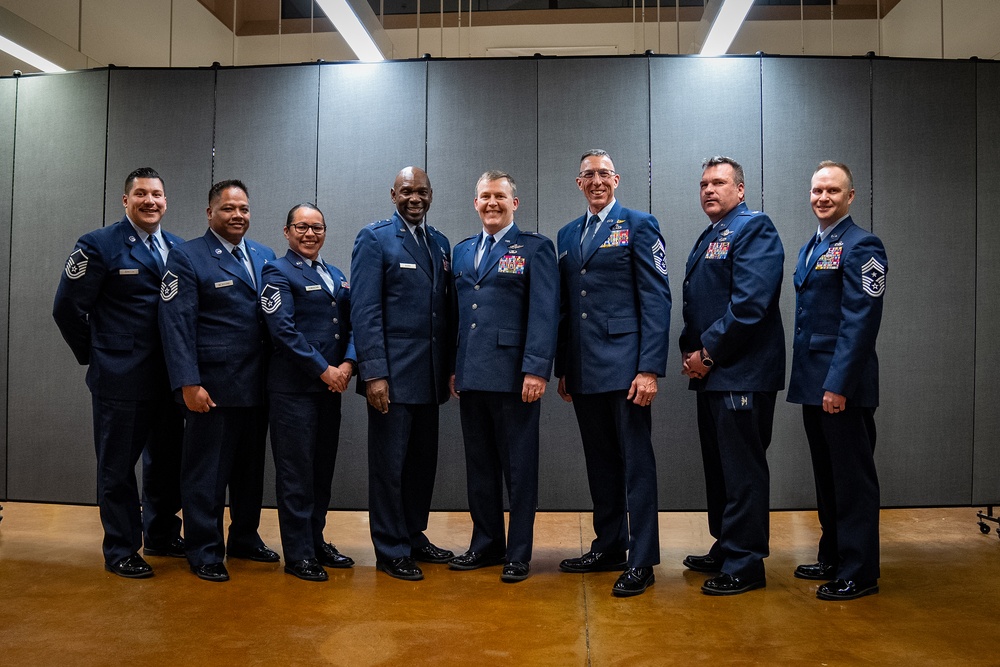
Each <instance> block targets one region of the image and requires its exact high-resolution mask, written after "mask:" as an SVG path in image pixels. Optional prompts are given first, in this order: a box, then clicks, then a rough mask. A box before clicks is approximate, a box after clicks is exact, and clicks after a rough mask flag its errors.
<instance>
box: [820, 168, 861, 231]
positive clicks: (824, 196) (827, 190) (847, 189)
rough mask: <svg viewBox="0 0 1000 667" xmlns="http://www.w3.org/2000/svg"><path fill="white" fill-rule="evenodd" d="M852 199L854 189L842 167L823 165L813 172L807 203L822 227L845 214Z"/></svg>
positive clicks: (824, 227) (849, 208) (849, 207)
mask: <svg viewBox="0 0 1000 667" xmlns="http://www.w3.org/2000/svg"><path fill="white" fill-rule="evenodd" d="M853 201H854V190H853V189H852V188H851V185H850V179H848V177H847V174H846V173H844V170H843V169H840V168H839V167H824V168H823V169H820V170H819V171H817V172H816V173H815V174H813V177H812V189H811V190H810V191H809V203H810V204H811V205H812V210H813V213H815V214H816V218H817V219H818V220H819V226H820V227H821V228H822V229H826V228H827V227H829V226H830V225H832V224H834V223H835V222H837V221H838V220H840V219H841V218H843V217H844V216H845V215H847V214H848V213H849V212H850V210H851V202H853Z"/></svg>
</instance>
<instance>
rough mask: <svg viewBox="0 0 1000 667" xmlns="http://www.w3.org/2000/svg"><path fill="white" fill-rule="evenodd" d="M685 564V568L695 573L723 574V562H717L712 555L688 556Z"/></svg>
mask: <svg viewBox="0 0 1000 667" xmlns="http://www.w3.org/2000/svg"><path fill="white" fill-rule="evenodd" d="M683 563H684V567H686V568H687V569H689V570H694V571H695V572H707V573H709V574H717V573H719V572H722V561H720V560H716V559H715V558H713V557H712V556H711V555H710V554H705V555H704V556H687V557H686V558H685V559H684V561H683Z"/></svg>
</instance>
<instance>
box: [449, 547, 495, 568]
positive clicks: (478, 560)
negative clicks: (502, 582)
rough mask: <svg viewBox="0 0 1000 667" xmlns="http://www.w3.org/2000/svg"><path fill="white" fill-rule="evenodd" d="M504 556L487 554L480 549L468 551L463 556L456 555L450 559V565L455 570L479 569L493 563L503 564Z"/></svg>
mask: <svg viewBox="0 0 1000 667" xmlns="http://www.w3.org/2000/svg"><path fill="white" fill-rule="evenodd" d="M503 563H504V557H503V556H487V555H486V554H481V553H479V552H478V551H466V552H465V553H464V554H462V555H461V556H455V557H454V558H452V559H451V560H450V561H448V567H450V568H451V569H453V570H478V569H479V568H481V567H490V566H491V565H503Z"/></svg>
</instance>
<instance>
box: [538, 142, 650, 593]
mask: <svg viewBox="0 0 1000 667" xmlns="http://www.w3.org/2000/svg"><path fill="white" fill-rule="evenodd" d="M619 181H620V176H619V175H618V174H617V173H615V165H614V163H613V162H612V161H611V156H609V155H608V154H607V152H605V151H603V150H592V151H588V152H586V153H584V155H583V157H582V158H581V164H580V174H579V176H578V177H577V179H576V183H577V186H578V187H579V188H580V190H581V191H582V192H583V194H584V196H585V197H586V198H587V212H586V214H585V215H583V216H581V217H579V218H577V219H576V220H574V221H573V222H571V223H569V224H568V225H566V226H565V227H563V228H562V229H561V230H559V274H560V277H561V281H560V284H561V299H560V303H561V313H560V320H559V346H558V353H557V355H556V376H557V377H558V378H559V395H560V396H562V397H563V399H564V400H566V401H571V402H572V403H573V408H574V410H575V411H576V418H577V421H578V422H579V424H580V437H581V439H582V440H583V451H584V454H585V456H586V459H587V478H588V480H589V483H590V495H591V498H592V499H593V501H594V533H595V534H596V537H595V538H594V541H593V543H591V545H590V551H589V552H587V553H586V554H584V555H583V556H582V557H579V558H567V559H566V560H564V561H562V563H560V564H559V568H560V569H561V570H563V571H564V572H598V571H605V570H625V572H624V573H623V574H622V575H621V576H620V577H619V578H618V581H617V582H616V583H615V585H614V587H613V588H612V593H613V594H614V595H616V596H618V597H626V596H631V595H639V594H640V593H642V592H643V591H645V590H646V588H648V587H649V586H650V585H651V584H652V583H653V581H654V577H653V566H654V565H656V564H657V563H659V562H660V540H659V527H658V524H657V510H658V507H657V499H656V458H655V456H654V454H653V443H652V440H651V429H652V417H651V411H652V408H651V407H650V404H651V403H652V401H653V398H655V396H656V390H657V387H656V379H657V378H658V377H662V376H663V374H664V373H665V372H666V365H667V348H668V337H669V333H670V286H669V284H668V282H667V263H666V260H665V257H664V246H663V237H662V236H661V235H660V225H659V223H658V222H657V221H656V218H654V217H653V216H652V215H650V214H648V213H643V212H641V211H634V210H631V209H628V208H625V207H624V206H622V205H621V204H619V203H618V201H617V200H616V199H615V188H617V187H618V183H619ZM626 551H627V552H628V557H627V559H626Z"/></svg>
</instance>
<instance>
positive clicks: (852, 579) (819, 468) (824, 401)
mask: <svg viewBox="0 0 1000 667" xmlns="http://www.w3.org/2000/svg"><path fill="white" fill-rule="evenodd" d="M852 201H854V179H853V177H852V176H851V171H850V169H848V167H847V165H844V164H840V163H837V162H830V161H824V162H821V163H820V165H819V168H818V169H817V171H816V173H814V174H813V177H812V189H811V191H810V202H811V204H812V209H813V213H815V214H816V218H817V219H818V220H819V229H818V233H817V234H816V236H814V237H813V238H812V239H811V240H810V241H809V243H807V244H806V245H805V246H804V247H803V248H802V250H801V251H799V260H798V263H797V264H796V265H795V304H796V308H795V339H794V340H795V342H794V345H793V351H792V376H791V379H790V380H789V383H788V400H789V402H791V403H800V404H802V422H803V424H804V425H805V431H806V437H807V438H808V440H809V451H810V453H811V455H812V464H813V476H814V478H815V481H816V502H817V505H818V507H819V520H820V524H821V526H822V528H823V533H822V537H820V541H819V562H817V563H813V564H809V565H800V566H798V567H797V568H796V569H795V576H796V577H798V578H800V579H815V580H820V581H826V582H827V583H825V584H823V585H821V586H820V587H819V588H818V589H817V591H816V597H818V598H820V599H821V600H853V599H855V598H859V597H862V596H864V595H871V594H873V593H877V592H878V578H879V543H878V540H879V538H878V519H879V516H878V514H879V485H878V475H877V474H876V471H875V459H874V452H875V408H876V407H878V357H877V356H876V354H875V338H876V337H877V336H878V330H879V324H880V323H881V321H882V295H883V293H884V292H885V277H886V272H887V271H888V268H889V263H888V261H887V260H886V255H885V248H884V247H883V246H882V241H880V240H879V239H878V237H877V236H875V235H873V234H870V233H868V232H867V231H865V230H864V229H862V228H861V227H858V226H857V225H855V224H854V221H853V220H851V216H850V207H851V202H852Z"/></svg>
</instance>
